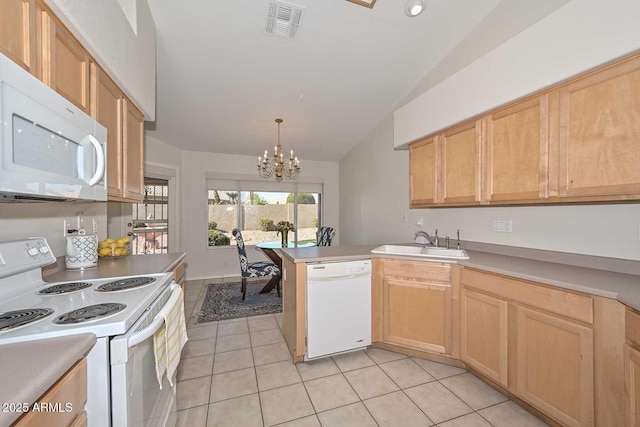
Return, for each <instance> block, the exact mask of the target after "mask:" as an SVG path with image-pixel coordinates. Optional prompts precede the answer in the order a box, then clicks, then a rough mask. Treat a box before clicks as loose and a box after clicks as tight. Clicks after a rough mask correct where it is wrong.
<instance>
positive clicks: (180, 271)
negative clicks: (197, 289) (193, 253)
mask: <svg viewBox="0 0 640 427" xmlns="http://www.w3.org/2000/svg"><path fill="white" fill-rule="evenodd" d="M185 266H186V264H185V262H184V261H180V264H178V265H177V266H176V267H175V268H174V269H173V281H174V282H176V283H177V284H178V285H180V287H181V288H182V289H183V290H184V284H185V282H186V278H185V275H184V271H185Z"/></svg>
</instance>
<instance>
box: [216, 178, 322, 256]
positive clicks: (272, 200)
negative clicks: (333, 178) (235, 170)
mask: <svg viewBox="0 0 640 427" xmlns="http://www.w3.org/2000/svg"><path fill="white" fill-rule="evenodd" d="M265 184H267V183H266V182H255V181H229V180H214V179H208V180H207V187H208V190H207V199H208V200H207V202H208V205H207V207H208V222H209V226H208V246H209V247H214V246H227V245H235V239H234V238H233V236H232V235H231V231H232V230H233V229H234V228H239V229H240V231H242V237H243V238H244V241H245V244H247V245H255V244H257V243H263V242H270V241H276V242H277V241H279V240H280V237H279V235H278V232H277V231H276V224H278V222H280V221H288V222H291V223H293V225H294V227H295V230H296V231H295V232H294V233H290V234H289V241H290V242H295V243H305V242H315V241H316V231H317V229H318V225H319V224H320V215H321V212H322V209H321V195H322V192H321V189H322V185H321V184H311V185H309V184H307V185H304V186H302V185H296V184H293V183H277V184H276V183H270V184H271V185H272V186H273V187H276V188H282V187H285V189H287V190H288V189H291V190H293V191H272V190H271V189H269V188H266V187H268V185H265ZM274 184H275V185H274ZM287 184H289V185H287ZM253 186H255V187H256V188H255V189H252V187H253ZM298 187H302V189H303V190H316V191H314V192H298V191H296V190H298ZM225 188H226V189H225ZM229 188H231V189H229ZM318 190H320V191H318Z"/></svg>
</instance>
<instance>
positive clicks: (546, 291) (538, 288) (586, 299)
mask: <svg viewBox="0 0 640 427" xmlns="http://www.w3.org/2000/svg"><path fill="white" fill-rule="evenodd" d="M461 283H462V285H463V286H464V287H467V288H475V289H478V290H481V291H484V292H489V293H491V294H494V295H497V296H501V297H503V298H506V299H508V300H511V301H516V302H519V303H522V304H526V305H529V306H532V307H537V308H540V309H542V310H545V311H549V312H552V313H557V314H560V315H562V316H566V317H569V318H572V319H576V320H579V321H581V322H585V323H589V324H593V300H592V298H591V297H590V296H588V295H582V294H577V293H573V292H568V291H564V290H558V289H552V288H548V287H546V286H544V285H538V284H533V283H529V282H525V281H522V280H517V279H510V278H507V277H502V276H497V275H494V274H488V273H484V272H480V271H475V270H470V269H466V268H464V269H463V270H462V274H461Z"/></svg>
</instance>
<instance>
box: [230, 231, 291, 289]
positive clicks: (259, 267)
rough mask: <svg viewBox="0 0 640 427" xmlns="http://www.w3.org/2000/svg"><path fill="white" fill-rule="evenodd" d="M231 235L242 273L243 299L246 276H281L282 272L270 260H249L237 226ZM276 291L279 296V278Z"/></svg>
mask: <svg viewBox="0 0 640 427" xmlns="http://www.w3.org/2000/svg"><path fill="white" fill-rule="evenodd" d="M231 234H233V237H235V238H236V245H237V247H238V257H239V258H240V273H241V275H242V287H241V288H240V290H241V291H242V301H244V299H245V297H246V295H247V278H249V277H266V276H279V278H281V277H282V273H281V272H280V269H279V268H278V266H277V265H275V264H274V263H272V262H270V261H257V262H249V258H247V251H246V250H245V249H244V239H243V238H242V233H241V232H240V230H238V229H237V228H234V229H233V231H232V232H231ZM276 291H277V292H278V296H280V280H278V283H277V285H276Z"/></svg>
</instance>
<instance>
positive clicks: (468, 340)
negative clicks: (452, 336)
mask: <svg viewBox="0 0 640 427" xmlns="http://www.w3.org/2000/svg"><path fill="white" fill-rule="evenodd" d="M460 302H461V309H460V315H461V321H460V327H461V333H460V339H461V343H460V358H461V359H462V360H463V361H464V362H465V363H467V364H468V365H470V366H472V367H473V368H475V369H476V370H477V371H478V372H480V373H482V374H484V375H486V376H487V377H488V378H490V379H492V380H493V381H495V382H497V383H498V384H501V385H502V386H504V387H508V386H509V383H508V369H507V368H508V344H509V338H508V333H509V329H508V316H509V311H508V310H509V304H508V303H507V301H506V300H504V299H501V298H496V297H493V296H489V295H485V294H481V293H478V292H474V291H470V290H468V289H462V291H461V299H460Z"/></svg>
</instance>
